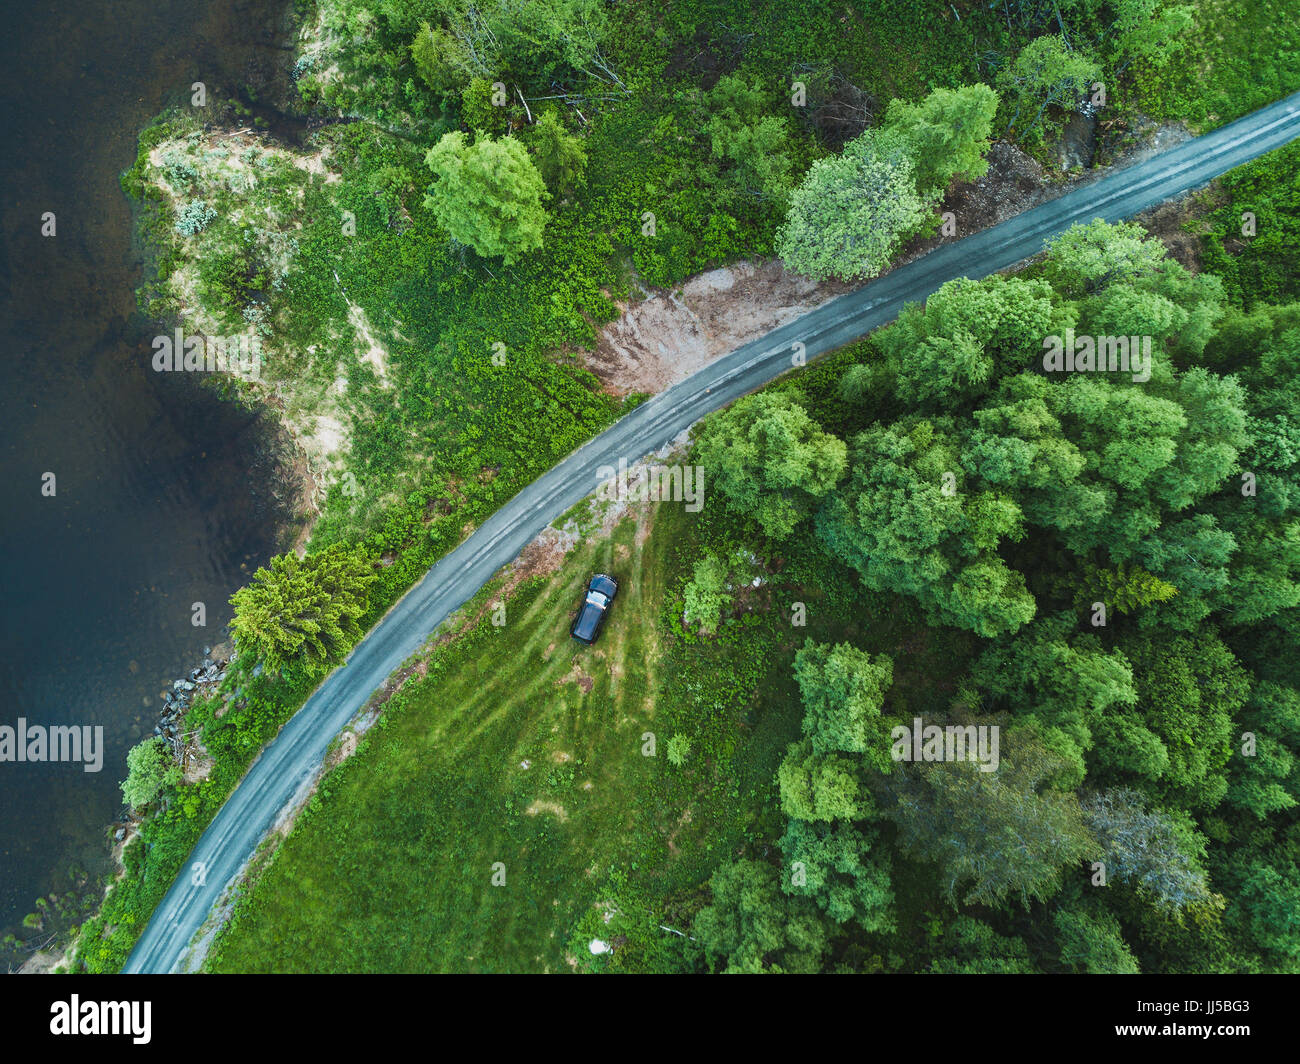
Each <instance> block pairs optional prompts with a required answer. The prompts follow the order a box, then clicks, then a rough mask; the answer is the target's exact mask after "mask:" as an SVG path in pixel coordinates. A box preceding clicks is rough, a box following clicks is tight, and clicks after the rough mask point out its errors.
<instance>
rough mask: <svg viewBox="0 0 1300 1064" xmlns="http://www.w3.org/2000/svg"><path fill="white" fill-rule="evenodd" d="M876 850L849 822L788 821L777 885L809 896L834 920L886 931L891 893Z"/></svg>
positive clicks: (884, 863) (890, 927)
mask: <svg viewBox="0 0 1300 1064" xmlns="http://www.w3.org/2000/svg"><path fill="white" fill-rule="evenodd" d="M881 849H882V847H881V846H880V845H879V843H878V842H876V841H875V840H874V839H873V838H872V837H871V836H869V835H868V834H867V833H866V832H863V831H861V830H859V829H858V828H856V827H853V826H852V825H849V824H844V823H838V824H833V825H826V824H809V823H805V822H804V821H802V820H791V821H790V822H789V823H788V824H787V825H786V829H785V834H784V835H783V836H782V837H781V852H782V853H783V854H784V856H785V866H784V867H785V869H786V871H785V872H784V873H783V876H782V881H781V889H782V890H784V891H785V892H786V893H787V894H791V895H794V896H797V897H808V898H811V899H812V900H813V901H814V902H816V904H817V907H818V908H820V909H821V910H822V911H823V912H824V913H825V914H826V915H827V916H829V917H830V918H831V919H832V920H834V921H835V922H836V923H838V924H843V923H845V922H847V921H849V920H853V921H854V922H856V923H857V925H858V926H859V927H861V928H862V930H864V931H867V932H873V933H878V932H884V931H891V930H893V928H894V915H893V905H894V891H893V887H892V886H891V884H890V878H889V860H888V858H887V857H884V856H882V854H881V852H880V851H881Z"/></svg>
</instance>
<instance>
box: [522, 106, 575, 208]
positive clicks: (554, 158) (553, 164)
mask: <svg viewBox="0 0 1300 1064" xmlns="http://www.w3.org/2000/svg"><path fill="white" fill-rule="evenodd" d="M529 147H530V148H531V149H532V151H533V154H534V155H535V156H536V157H537V169H538V172H540V173H541V175H542V180H543V181H545V182H546V186H547V187H548V188H549V189H550V190H551V194H552V195H553V196H555V197H562V196H566V195H568V194H570V193H571V192H573V190H574V189H575V188H577V187H578V186H579V185H581V184H582V183H583V180H584V177H585V171H586V168H587V152H586V149H584V148H583V146H582V141H580V140H579V139H578V138H577V137H575V136H574V135H573V134H572V133H570V132H568V131H567V130H566V129H565V128H564V123H563V122H562V121H561V120H560V116H559V113H558V112H556V111H554V110H548V111H544V112H542V114H541V115H539V116H538V118H537V122H536V124H535V125H534V126H533V127H532V129H531V131H530V137H529Z"/></svg>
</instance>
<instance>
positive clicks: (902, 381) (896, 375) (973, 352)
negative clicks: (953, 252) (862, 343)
mask: <svg viewBox="0 0 1300 1064" xmlns="http://www.w3.org/2000/svg"><path fill="white" fill-rule="evenodd" d="M1059 316H1060V312H1059V311H1058V310H1057V309H1056V308H1055V307H1054V306H1053V304H1052V289H1051V287H1050V286H1049V285H1048V284H1047V282H1045V281H1042V280H1032V281H1026V280H1023V279H1021V278H1019V277H1007V278H1004V277H999V276H996V275H995V276H993V277H990V278H988V279H987V280H985V281H971V280H969V279H967V278H957V279H955V280H952V281H948V282H946V283H945V284H944V285H943V286H942V287H941V288H940V289H939V290H938V291H937V292H935V293H934V295H932V296H930V298H929V299H927V300H926V301H925V303H924V304H918V303H912V304H909V305H908V306H906V307H904V309H903V313H902V314H900V315H899V317H898V320H897V321H896V322H895V323H894V324H893V325H891V326H889V328H887V329H885V330H883V331H882V332H881V333H880V336H879V341H878V342H879V343H880V347H881V350H883V351H884V352H885V355H886V357H887V359H888V368H889V371H890V373H891V374H892V376H893V380H894V389H895V391H896V392H897V393H898V397H899V399H900V400H901V401H902V402H904V403H906V404H907V405H908V406H909V407H912V406H922V407H926V408H933V409H935V410H951V409H953V407H954V406H957V405H960V404H962V403H965V402H967V401H969V400H971V399H974V398H975V397H977V396H979V395H982V394H984V393H986V392H987V391H989V390H991V389H992V388H993V387H994V385H995V384H996V382H997V381H998V380H999V379H1000V378H1001V377H1003V376H1005V375H1007V374H1009V373H1015V372H1019V371H1021V370H1023V369H1027V368H1029V360H1030V358H1032V352H1034V351H1035V349H1038V350H1041V345H1042V338H1043V337H1044V336H1046V335H1048V334H1050V333H1052V332H1054V331H1057V328H1058V326H1057V322H1058V319H1059Z"/></svg>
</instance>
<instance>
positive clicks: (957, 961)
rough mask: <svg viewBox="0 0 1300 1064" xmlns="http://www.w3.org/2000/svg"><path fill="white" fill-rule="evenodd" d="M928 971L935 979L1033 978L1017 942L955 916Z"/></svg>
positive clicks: (1025, 951)
mask: <svg viewBox="0 0 1300 1064" xmlns="http://www.w3.org/2000/svg"><path fill="white" fill-rule="evenodd" d="M930 971H931V972H932V973H934V974H936V975H1033V974H1036V971H1037V969H1035V967H1034V964H1033V962H1032V961H1031V960H1030V958H1029V949H1028V947H1026V945H1025V943H1024V942H1023V941H1022V940H1021V939H1018V938H1008V937H1007V936H1005V935H999V934H998V933H997V932H996V931H994V930H993V928H991V927H990V926H989V925H988V924H986V923H984V922H983V921H981V920H976V919H975V918H974V917H971V916H958V917H956V918H955V919H954V920H953V921H952V922H951V923H949V924H948V926H947V927H946V928H945V929H944V931H943V935H942V937H941V938H940V939H939V941H938V943H937V944H936V948H935V957H934V960H932V961H931V962H930Z"/></svg>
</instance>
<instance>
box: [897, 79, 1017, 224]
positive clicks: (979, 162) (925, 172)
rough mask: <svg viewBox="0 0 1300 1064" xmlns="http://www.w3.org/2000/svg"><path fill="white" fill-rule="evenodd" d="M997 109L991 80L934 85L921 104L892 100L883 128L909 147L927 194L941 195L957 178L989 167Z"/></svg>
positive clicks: (970, 178)
mask: <svg viewBox="0 0 1300 1064" xmlns="http://www.w3.org/2000/svg"><path fill="white" fill-rule="evenodd" d="M997 109H998V95H997V93H996V92H994V91H993V90H992V89H991V88H989V87H988V86H987V85H965V86H963V87H961V88H959V89H935V90H934V91H933V92H932V93H930V94H929V95H928V96H927V97H926V98H925V99H924V100H922V101H921V102H920V103H917V104H909V103H906V102H904V101H903V100H898V99H895V100H891V101H890V103H889V109H888V110H887V111H886V112H885V128H886V129H888V130H889V131H890V132H892V133H895V134H896V135H897V136H898V137H899V138H900V139H901V140H902V141H903V143H904V144H906V145H907V146H908V151H909V154H910V155H911V157H912V161H913V166H914V168H915V179H916V189H917V192H919V193H920V195H921V197H922V198H923V199H927V198H930V197H942V196H943V193H944V192H945V191H946V190H947V188H948V185H949V183H950V182H951V181H952V180H953V179H954V178H957V179H959V180H962V181H974V180H976V179H977V178H980V177H983V176H984V174H986V173H987V172H988V168H989V164H988V162H987V161H986V160H985V158H984V156H985V154H986V153H987V152H988V150H989V144H990V141H989V134H990V131H991V129H992V126H993V116H994V115H995V114H996V113H997Z"/></svg>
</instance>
